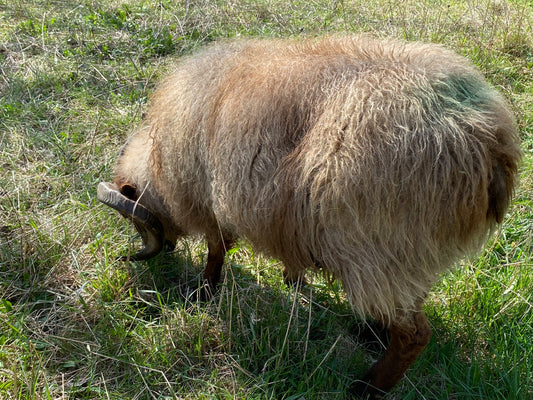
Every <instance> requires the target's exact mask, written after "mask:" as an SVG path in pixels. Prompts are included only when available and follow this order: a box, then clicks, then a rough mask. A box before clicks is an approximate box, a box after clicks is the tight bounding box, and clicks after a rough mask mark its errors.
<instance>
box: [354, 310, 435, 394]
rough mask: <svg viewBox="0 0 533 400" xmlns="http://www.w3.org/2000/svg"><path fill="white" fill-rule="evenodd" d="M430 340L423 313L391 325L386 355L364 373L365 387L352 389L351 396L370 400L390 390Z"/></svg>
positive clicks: (362, 385) (361, 385)
mask: <svg viewBox="0 0 533 400" xmlns="http://www.w3.org/2000/svg"><path fill="white" fill-rule="evenodd" d="M404 321H405V322H404ZM430 338H431V328H430V327H429V324H428V320H427V318H426V316H425V315H424V313H423V312H422V311H419V312H416V313H412V314H411V315H409V317H408V318H407V319H404V320H403V321H402V323H401V324H395V323H393V324H392V325H391V327H390V344H389V347H388V349H387V351H386V352H385V354H384V355H383V357H382V358H381V359H380V360H379V361H378V362H376V363H375V364H374V365H373V366H372V367H371V368H370V370H369V371H368V372H367V373H366V375H365V377H364V378H363V381H364V382H365V383H364V384H358V385H356V387H354V394H356V395H358V396H364V395H365V394H367V395H370V398H372V399H373V398H375V396H376V395H378V394H380V393H383V392H387V391H389V390H390V389H392V387H393V386H394V385H395V384H396V383H397V382H398V381H399V380H400V379H401V378H402V377H403V375H404V373H405V371H407V369H408V368H409V366H410V365H411V364H412V363H413V362H414V361H415V360H416V358H417V357H418V356H419V354H420V353H421V352H422V350H424V348H425V347H426V346H427V344H428V343H429V340H430Z"/></svg>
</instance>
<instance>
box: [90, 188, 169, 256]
mask: <svg viewBox="0 0 533 400" xmlns="http://www.w3.org/2000/svg"><path fill="white" fill-rule="evenodd" d="M134 193H135V188H134V187H132V186H129V185H124V186H122V188H120V189H119V187H118V186H117V185H116V184H115V183H111V182H100V184H99V185H98V190H97V197H98V200H100V201H101V202H102V203H104V204H106V205H108V206H109V207H111V208H114V209H115V210H117V211H118V212H119V213H120V214H122V215H123V216H124V217H125V218H126V219H129V220H131V221H132V222H133V224H134V225H135V228H136V229H137V231H138V232H139V234H140V235H141V237H142V241H143V244H144V248H143V249H142V250H141V251H139V252H138V253H136V254H135V255H133V256H132V257H130V258H131V259H134V260H146V259H148V258H151V257H153V256H155V255H157V254H158V253H159V252H161V250H162V249H163V245H164V244H165V229H164V227H163V224H162V223H161V221H160V220H159V218H157V217H156V215H155V214H154V213H153V212H151V211H150V210H149V209H147V208H146V207H145V206H143V205H142V204H140V203H139V202H138V201H137V199H135V195H134Z"/></svg>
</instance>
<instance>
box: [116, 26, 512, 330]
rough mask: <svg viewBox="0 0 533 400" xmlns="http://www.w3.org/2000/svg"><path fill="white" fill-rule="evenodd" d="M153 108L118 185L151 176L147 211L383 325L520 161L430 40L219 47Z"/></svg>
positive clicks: (482, 96) (483, 92)
mask: <svg viewBox="0 0 533 400" xmlns="http://www.w3.org/2000/svg"><path fill="white" fill-rule="evenodd" d="M151 102H152V107H151V108H150V111H149V113H148V116H147V118H146V120H145V122H144V123H143V127H141V129H140V130H139V131H138V133H137V136H135V137H134V138H132V140H131V141H130V145H129V146H127V147H126V148H125V150H124V154H123V156H122V157H121V159H120V161H119V164H118V166H117V180H120V179H121V177H124V179H127V178H128V177H131V176H136V177H137V178H136V183H137V185H138V186H139V189H140V190H142V189H144V186H146V184H147V183H148V182H151V184H150V186H149V187H148V188H147V195H146V196H147V197H146V198H147V199H148V201H153V200H152V199H154V198H160V199H162V200H163V201H164V207H163V208H161V207H160V208H158V209H156V210H154V212H156V213H158V214H159V215H160V218H161V219H162V220H164V219H165V218H166V219H169V218H171V219H172V225H174V226H176V227H178V228H179V229H178V230H180V231H183V232H185V233H204V234H206V235H207V237H208V238H216V237H217V235H221V234H222V233H223V232H224V233H225V234H230V235H231V236H234V237H243V238H246V239H247V240H249V241H250V242H251V243H252V244H253V245H254V246H256V247H257V248H258V249H260V250H262V251H264V252H266V253H267V254H269V255H271V256H273V257H276V258H278V259H280V260H281V261H283V263H284V264H285V267H286V269H287V272H288V275H289V276H292V277H298V276H301V275H303V273H304V272H305V270H306V269H308V268H315V269H322V270H324V271H325V272H327V273H328V274H331V275H332V276H334V277H337V278H339V279H340V280H341V281H342V283H343V285H344V288H345V290H346V293H347V296H348V298H349V299H350V302H351V304H352V305H353V307H354V308H355V309H356V310H357V311H358V312H360V313H361V314H362V315H365V316H372V317H375V318H377V319H379V320H381V321H383V322H385V323H389V322H390V321H391V320H399V319H401V316H402V315H404V314H405V312H408V311H413V310H417V309H419V308H420V303H421V301H423V299H424V298H425V296H426V294H427V292H428V290H429V289H430V287H431V284H432V283H433V282H434V281H435V279H436V278H437V277H438V275H439V274H440V273H441V272H443V271H444V270H446V269H448V268H450V267H451V266H452V265H453V263H454V262H456V261H457V260H458V259H459V258H461V257H463V256H464V255H465V254H466V253H468V252H470V251H472V250H476V249H478V248H479V247H480V246H481V245H482V244H483V242H484V240H485V239H486V237H487V233H488V232H490V230H491V229H492V228H493V227H494V226H495V224H496V223H497V222H501V218H502V214H503V213H504V212H505V209H506V208H507V205H508V202H509V199H510V197H511V194H512V188H513V186H514V179H515V174H516V170H517V163H518V162H519V159H520V151H519V148H518V144H517V143H518V139H517V136H516V133H515V126H514V122H513V117H512V115H511V114H510V112H509V110H508V106H507V105H506V103H505V101H504V100H503V99H502V97H501V96H499V95H498V94H497V93H496V92H495V91H494V90H493V89H492V88H490V87H489V86H488V85H487V83H486V82H485V80H484V79H483V77H482V76H481V75H480V74H479V73H478V72H477V70H476V69H475V68H474V67H473V66H472V65H471V64H470V63H469V62H468V61H467V60H465V59H464V58H462V57H459V56H458V55H456V54H455V53H453V52H451V51H448V50H445V49H444V48H442V47H440V46H437V45H430V44H420V43H410V44H405V43H401V42H398V41H392V40H390V41H380V40H375V39H373V38H371V37H369V36H352V37H330V38H322V39H316V40H304V41H297V40H247V41H245V40H243V41H236V42H227V43H220V44H216V45H213V46H211V47H208V48H207V49H204V50H203V51H201V52H200V53H199V54H196V55H194V56H192V57H189V58H187V59H185V60H184V61H182V62H181V63H180V64H179V65H178V67H177V69H176V70H175V72H174V73H172V74H171V75H170V76H169V77H168V78H167V79H166V80H164V81H163V82H162V83H161V84H160V85H159V88H158V89H157V91H156V92H155V93H154V95H153V97H152V99H151ZM139 143H141V144H139ZM142 143H144V144H142ZM147 155H149V158H150V162H149V163H144V164H143V163H140V162H139V159H142V158H143V157H146V156H147ZM502 190H503V194H502ZM141 202H142V200H141ZM149 205H150V204H147V206H149ZM156 208H157V207H156Z"/></svg>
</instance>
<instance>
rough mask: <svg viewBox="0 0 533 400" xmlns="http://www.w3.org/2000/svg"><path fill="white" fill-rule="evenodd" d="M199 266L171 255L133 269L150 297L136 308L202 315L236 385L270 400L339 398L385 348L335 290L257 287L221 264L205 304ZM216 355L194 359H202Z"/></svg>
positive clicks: (185, 256)
mask: <svg viewBox="0 0 533 400" xmlns="http://www.w3.org/2000/svg"><path fill="white" fill-rule="evenodd" d="M204 261H205V260H204V259H202V257H200V258H199V259H193V258H192V257H191V256H190V253H189V252H185V253H184V252H179V251H178V252H174V253H172V254H165V255H160V256H158V257H156V258H154V259H152V260H148V261H147V262H143V263H135V264H136V265H137V267H136V270H137V272H136V273H137V274H138V277H137V280H138V282H139V284H140V287H143V288H146V289H149V288H151V290H150V291H149V292H150V293H151V295H153V293H156V294H157V296H158V300H157V302H156V301H154V299H152V301H151V302H150V301H145V302H144V303H145V305H144V307H145V313H148V314H150V315H151V317H152V318H157V317H158V314H159V313H161V307H160V306H159V305H158V303H162V305H164V306H165V307H166V308H170V309H176V310H178V309H180V310H183V309H186V310H187V312H189V313H193V314H194V313H207V314H208V315H209V316H210V318H212V319H213V321H217V322H215V324H218V329H221V331H222V333H223V336H225V337H227V342H226V343H225V345H224V346H223V347H226V348H227V351H228V352H229V353H230V359H231V360H233V362H234V363H236V364H237V365H235V368H234V370H235V371H237V375H241V379H242V382H249V381H250V379H252V380H253V381H255V382H256V383H257V385H258V387H263V388H265V387H268V389H267V391H268V393H269V395H270V396H274V398H281V397H286V396H287V395H288V394H289V393H290V394H291V395H294V393H301V394H302V395H307V396H309V395H310V396H311V397H312V396H313V395H312V393H316V392H323V391H327V392H328V395H327V396H328V398H345V392H346V390H348V388H349V387H350V385H351V383H352V382H353V381H356V380H357V379H358V378H360V377H361V376H362V375H363V374H364V372H365V371H366V369H367V368H368V367H369V365H370V364H371V363H372V361H373V360H375V359H376V358H378V357H379V354H381V352H382V351H383V350H384V348H385V347H386V346H387V342H388V337H387V331H386V330H384V329H382V328H381V327H379V326H378V325H377V324H372V323H369V322H366V321H362V320H360V319H358V318H357V317H356V316H355V314H354V313H353V311H352V309H351V308H350V306H349V304H348V303H347V301H346V300H344V299H343V298H342V296H339V294H338V293H337V292H335V290H328V289H327V288H322V287H319V288H317V287H315V286H313V285H306V286H303V287H289V286H287V285H285V284H284V283H281V284H279V285H278V286H274V285H272V284H271V283H268V282H267V283H264V284H263V283H258V282H257V276H255V275H254V273H253V271H252V270H251V269H250V268H248V267H246V266H242V265H238V264H231V263H230V262H226V264H225V265H224V272H223V282H221V284H220V286H219V287H218V290H217V291H216V292H215V293H214V294H213V295H212V297H211V298H209V299H207V300H206V299H204V298H203V296H202V295H200V294H201V293H202V279H201V277H202V272H203V266H204ZM280 276H281V273H280ZM280 281H281V280H280ZM147 292H148V291H147ZM146 304H153V305H154V306H153V307H151V308H150V309H147V308H146ZM180 335H181V333H180V332H177V333H176V338H175V339H176V340H175V341H177V342H179V338H178V337H179V336H180ZM219 350H220V349H219V348H217V349H209V348H204V349H203V350H202V351H203V354H204V356H205V357H206V359H209V358H210V357H212V356H213V354H212V352H213V351H215V352H218V351H219ZM180 351H183V349H181V350H180ZM198 361H199V363H200V364H201V363H202V360H200V359H198ZM295 365H296V366H297V367H295ZM243 384H244V383H243ZM263 390H265V389H263Z"/></svg>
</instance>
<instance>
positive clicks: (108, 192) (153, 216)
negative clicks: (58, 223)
mask: <svg viewBox="0 0 533 400" xmlns="http://www.w3.org/2000/svg"><path fill="white" fill-rule="evenodd" d="M148 133H149V129H140V130H139V131H138V133H137V134H136V135H134V136H132V137H131V138H130V140H129V141H128V143H127V144H126V146H124V148H123V149H122V151H121V154H120V157H119V159H118V162H117V165H116V167H115V177H114V179H113V182H101V183H100V184H99V185H98V190H97V198H98V200H100V201H101V202H102V203H104V204H106V205H108V206H109V207H111V208H114V209H115V210H117V211H118V212H119V213H120V214H121V215H122V216H124V217H125V218H126V219H128V220H130V221H131V222H133V224H134V225H135V228H136V229H137V231H138V232H139V234H140V235H141V238H142V241H143V244H144V248H143V249H142V250H140V251H139V252H138V253H136V254H134V255H132V256H130V257H129V258H130V259H133V260H146V259H148V258H151V257H154V256H155V255H157V254H158V253H159V252H161V250H162V249H163V247H165V246H166V247H167V248H170V249H173V248H174V245H175V243H176V239H177V237H178V236H180V235H181V234H182V232H181V229H179V228H178V227H177V226H176V225H175V224H174V222H173V220H172V218H171V216H170V214H169V212H168V210H167V208H166V207H165V205H164V202H163V200H162V199H161V197H160V196H159V194H158V193H157V192H156V190H155V188H154V186H153V185H152V182H151V170H150V166H151V162H150V154H151V152H152V143H153V142H152V138H151V137H150V135H149V134H148ZM124 258H126V257H124Z"/></svg>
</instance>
